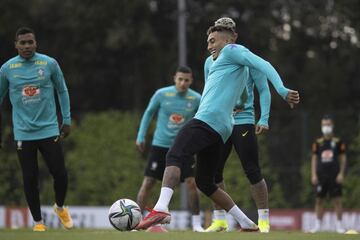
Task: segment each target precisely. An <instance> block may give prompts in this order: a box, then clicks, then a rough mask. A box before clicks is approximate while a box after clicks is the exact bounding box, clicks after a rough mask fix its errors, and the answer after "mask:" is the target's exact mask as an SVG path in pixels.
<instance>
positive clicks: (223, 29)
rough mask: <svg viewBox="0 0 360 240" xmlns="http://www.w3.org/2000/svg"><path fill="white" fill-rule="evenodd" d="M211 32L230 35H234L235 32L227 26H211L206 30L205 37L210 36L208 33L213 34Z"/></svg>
mask: <svg viewBox="0 0 360 240" xmlns="http://www.w3.org/2000/svg"><path fill="white" fill-rule="evenodd" d="M213 32H227V33H230V34H232V35H234V34H236V32H235V29H234V28H232V27H228V26H223V25H221V26H216V25H214V26H211V27H209V28H208V30H207V31H206V34H207V35H210V33H213Z"/></svg>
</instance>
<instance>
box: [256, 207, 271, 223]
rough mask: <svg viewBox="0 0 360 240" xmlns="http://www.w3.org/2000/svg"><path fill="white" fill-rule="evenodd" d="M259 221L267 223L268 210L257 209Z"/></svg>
mask: <svg viewBox="0 0 360 240" xmlns="http://www.w3.org/2000/svg"><path fill="white" fill-rule="evenodd" d="M258 215H259V220H263V221H269V209H268V208H267V209H258Z"/></svg>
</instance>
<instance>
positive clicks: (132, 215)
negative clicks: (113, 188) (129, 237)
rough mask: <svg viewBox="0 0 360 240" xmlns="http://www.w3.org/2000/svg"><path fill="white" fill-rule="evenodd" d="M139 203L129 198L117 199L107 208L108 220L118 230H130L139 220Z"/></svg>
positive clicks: (140, 216)
mask: <svg viewBox="0 0 360 240" xmlns="http://www.w3.org/2000/svg"><path fill="white" fill-rule="evenodd" d="M141 218H142V215H141V210H140V207H139V205H137V203H136V202H134V201H133V200H130V199H126V198H123V199H119V200H117V201H116V202H114V204H113V205H112V206H111V207H110V209H109V221H110V223H111V225H112V226H113V227H114V228H115V229H117V230H119V231H130V230H132V229H134V228H135V227H136V226H137V225H138V224H139V222H140V221H141Z"/></svg>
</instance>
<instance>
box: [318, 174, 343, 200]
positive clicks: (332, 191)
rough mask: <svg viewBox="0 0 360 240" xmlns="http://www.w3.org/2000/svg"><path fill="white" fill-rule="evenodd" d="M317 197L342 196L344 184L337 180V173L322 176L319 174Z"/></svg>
mask: <svg viewBox="0 0 360 240" xmlns="http://www.w3.org/2000/svg"><path fill="white" fill-rule="evenodd" d="M315 193H316V197H318V198H325V197H326V196H327V195H328V196H329V197H330V198H334V197H341V196H342V185H341V184H339V183H337V182H336V175H333V176H321V175H319V183H318V184H317V185H316V186H315Z"/></svg>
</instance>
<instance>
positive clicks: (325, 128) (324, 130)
mask: <svg viewBox="0 0 360 240" xmlns="http://www.w3.org/2000/svg"><path fill="white" fill-rule="evenodd" d="M321 131H322V133H323V134H324V135H329V134H332V131H333V127H332V126H321Z"/></svg>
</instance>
